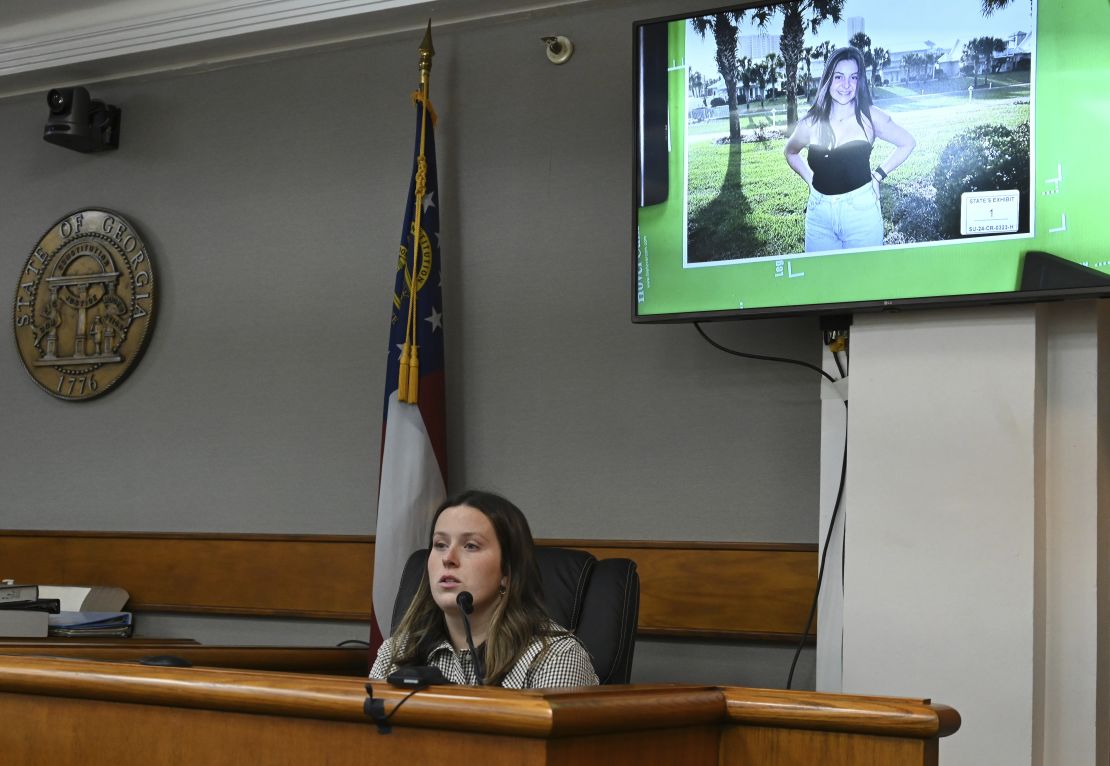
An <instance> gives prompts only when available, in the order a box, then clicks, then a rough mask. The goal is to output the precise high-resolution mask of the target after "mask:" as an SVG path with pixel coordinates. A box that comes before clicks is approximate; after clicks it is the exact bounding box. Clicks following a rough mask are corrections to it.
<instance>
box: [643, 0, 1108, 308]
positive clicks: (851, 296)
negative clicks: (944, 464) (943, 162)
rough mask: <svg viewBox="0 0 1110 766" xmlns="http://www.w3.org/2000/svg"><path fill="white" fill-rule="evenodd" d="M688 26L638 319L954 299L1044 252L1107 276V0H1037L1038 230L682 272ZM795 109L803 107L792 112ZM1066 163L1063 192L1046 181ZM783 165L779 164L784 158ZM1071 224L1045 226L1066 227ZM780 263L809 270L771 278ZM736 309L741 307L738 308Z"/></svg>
mask: <svg viewBox="0 0 1110 766" xmlns="http://www.w3.org/2000/svg"><path fill="white" fill-rule="evenodd" d="M685 34H686V32H685V22H683V21H676V22H670V23H669V24H668V49H669V58H670V62H669V63H670V69H669V73H668V100H669V111H670V125H669V129H670V156H669V179H670V189H669V193H668V199H667V201H666V202H663V203H661V204H658V205H653V206H650V207H648V208H639V215H638V235H637V239H638V241H637V253H636V259H637V274H636V279H637V288H636V297H635V300H636V306H637V308H636V313H637V315H638V316H640V317H648V316H656V317H657V318H661V317H660V316H659V315H667V314H682V313H692V312H706V311H737V310H738V309H745V310H747V309H760V308H768V307H778V306H784V307H785V306H806V305H816V304H829V303H853V302H871V301H879V300H886V299H892V300H894V299H904V298H926V297H944V296H959V295H969V294H980V293H999V292H1010V291H1013V290H1016V289H1017V286H1018V279H1019V271H1020V267H1021V261H1022V256H1023V254H1024V253H1026V252H1028V251H1030V250H1044V251H1047V252H1049V253H1052V254H1053V255H1057V256H1060V257H1063V258H1066V259H1068V260H1071V261H1073V262H1076V263H1080V264H1083V265H1085V266H1089V267H1091V268H1096V269H1098V270H1100V271H1103V272H1106V273H1110V247H1107V244H1106V243H1107V240H1108V239H1110V210H1108V209H1107V203H1106V201H1105V198H1106V195H1107V190H1108V188H1110V186H1108V180H1110V179H1108V178H1107V173H1106V168H1107V166H1108V165H1107V162H1106V155H1105V152H1106V148H1105V146H1106V137H1107V136H1108V135H1110V99H1108V98H1107V96H1106V88H1107V82H1108V81H1110V5H1108V4H1107V2H1106V0H1070V1H1069V2H1067V3H1063V2H1051V3H1049V2H1042V3H1041V4H1040V7H1039V9H1038V11H1037V41H1036V46H1037V50H1036V58H1035V67H1036V69H1035V80H1034V83H1035V84H1034V93H1035V96H1034V104H1033V109H1034V112H1033V114H1034V125H1033V142H1034V147H1035V149H1034V162H1035V166H1034V172H1033V175H1032V179H1033V189H1032V201H1033V231H1034V233H1035V236H1033V237H1028V236H1025V237H1021V238H1012V239H1006V240H996V241H975V240H969V241H966V242H960V243H958V244H943V245H932V246H921V247H906V248H887V249H882V250H874V251H870V252H857V253H843V254H834V255H826V256H810V257H804V258H794V259H791V258H789V257H787V258H784V259H783V261H778V262H776V261H775V260H760V261H755V262H743V263H728V264H722V265H711V266H698V267H693V268H683V256H682V249H683V240H684V238H685V236H686V231H685V227H686V222H685V211H684V208H685V188H684V184H683V179H684V177H685V173H684V167H683V164H684V160H685V144H686V132H685V130H686V120H685V114H684V109H685V90H686V74H685V69H684V53H685V39H686V38H685ZM799 111H801V108H800V109H799ZM1058 165H1059V166H1062V167H1063V181H1062V182H1061V183H1060V186H1059V191H1058V193H1056V194H1054V195H1051V196H1046V195H1044V194H1042V192H1044V191H1046V190H1048V189H1050V188H1051V187H1050V186H1049V185H1047V184H1046V183H1045V181H1046V180H1047V179H1051V178H1055V177H1056V176H1057V167H1058ZM783 167H784V168H785V167H786V165H785V161H784V162H783ZM1065 216H1066V223H1067V227H1066V231H1058V232H1049V229H1052V228H1058V227H1060V226H1061V223H1062V221H1063V220H1064V217H1065ZM776 269H783V270H785V269H789V270H791V271H793V272H794V273H804V275H805V276H804V277H801V278H789V277H785V276H779V277H776ZM780 273H781V272H780ZM739 314H740V315H742V314H743V312H742V311H741V312H739Z"/></svg>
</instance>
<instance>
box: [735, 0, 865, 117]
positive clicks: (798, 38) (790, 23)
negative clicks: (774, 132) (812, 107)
mask: <svg viewBox="0 0 1110 766" xmlns="http://www.w3.org/2000/svg"><path fill="white" fill-rule="evenodd" d="M844 2H845V0H790V2H785V3H782V4H781V5H773V6H764V7H762V8H758V9H756V10H755V11H753V12H752V14H753V15H754V16H755V18H756V19H757V20H758V21H759V26H761V27H763V26H765V25H766V24H767V22H768V21H770V19H771V17H772V16H774V15H775V14H776V13H780V12H781V13H782V36H781V37H780V38H779V51H780V52H781V53H782V61H783V68H784V69H785V70H786V123H787V126H786V129H787V131H790V130H793V129H794V124H795V123H796V122H797V121H798V91H797V82H798V62H799V61H800V60H801V58H802V47H803V46H804V45H805V34H806V28H807V27H808V28H809V31H810V33H811V34H813V35H816V34H817V29H818V27H820V26H821V23H822V22H823V21H827V20H828V19H832V22H833V23H834V24H837V23H839V22H840V13H841V11H843V10H844ZM807 16H808V18H807Z"/></svg>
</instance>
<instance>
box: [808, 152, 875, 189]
mask: <svg viewBox="0 0 1110 766" xmlns="http://www.w3.org/2000/svg"><path fill="white" fill-rule="evenodd" d="M806 161H807V162H809V167H810V168H811V169H812V170H813V188H814V189H816V190H817V191H819V192H821V193H822V194H846V193H848V192H850V191H855V190H856V189H858V188H860V187H861V186H863V185H864V184H869V183H871V144H869V143H867V142H866V141H864V140H863V139H856V140H855V141H848V142H846V143H843V144H841V145H840V146H838V147H836V148H835V149H829V148H828V147H827V146H818V145H817V144H810V145H809V151H808V152H807V153H806Z"/></svg>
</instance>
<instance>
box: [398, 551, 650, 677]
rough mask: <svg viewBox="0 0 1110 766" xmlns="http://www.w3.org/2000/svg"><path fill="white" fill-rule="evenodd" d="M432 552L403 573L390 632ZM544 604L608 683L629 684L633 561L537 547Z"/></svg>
mask: <svg viewBox="0 0 1110 766" xmlns="http://www.w3.org/2000/svg"><path fill="white" fill-rule="evenodd" d="M427 562H428V550H427V549H422V550H418V551H415V552H413V554H412V555H411V556H409V560H408V561H407V562H406V563H405V569H404V571H403V572H402V574H401V586H400V587H399V588H398V589H397V600H396V601H394V603H393V619H392V621H391V623H390V626H391V627H390V630H391V632H392V631H396V630H397V625H398V624H399V623H400V622H401V617H403V616H404V614H405V610H406V609H408V606H409V604H410V603H412V599H413V596H415V595H416V590H417V588H418V587H419V586H420V579H421V577H422V575H423V574H424V571H425V569H426V568H427ZM536 563H537V564H538V565H539V569H540V579H541V580H542V581H543V595H544V606H545V607H546V609H547V613H548V614H549V615H550V616H551V619H552V620H554V621H555V622H557V623H559V624H560V625H562V626H563V627H564V628H567V629H568V630H570V631H572V632H573V633H574V634H575V635H577V636H578V639H579V640H580V641H581V642H582V644H583V645H584V646H585V647H586V650H587V651H588V652H589V653H590V657H591V659H593V663H594V670H595V671H596V672H597V677H598V679H600V681H601V683H603V684H626V683H628V682H629V679H630V678H631V676H632V655H633V651H634V650H635V648H636V620H637V618H638V617H639V613H640V576H639V575H638V574H637V573H636V562H635V561H632V560H631V559H601V560H600V561H599V560H598V559H596V558H594V557H593V556H592V555H590V554H589V553H586V552H585V551H576V550H571V549H569V548H536Z"/></svg>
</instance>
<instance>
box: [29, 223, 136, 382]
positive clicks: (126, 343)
mask: <svg viewBox="0 0 1110 766" xmlns="http://www.w3.org/2000/svg"><path fill="white" fill-rule="evenodd" d="M153 318H154V267H153V265H152V264H151V259H150V251H149V250H147V247H146V245H145V244H144V243H143V240H142V239H141V238H140V237H139V233H138V232H137V231H136V230H135V227H134V226H132V225H131V224H130V223H128V222H127V221H126V220H125V219H124V218H123V216H121V215H120V214H119V213H113V212H112V211H110V210H82V211H80V212H77V213H72V214H70V215H67V216H66V217H65V218H63V219H62V220H60V221H58V222H57V223H56V224H54V225H53V226H52V227H51V228H50V230H49V231H48V232H46V234H45V235H44V236H43V238H42V239H41V240H39V243H38V244H37V245H35V247H34V249H32V250H31V255H30V256H29V257H28V258H27V263H26V264H25V265H24V267H23V271H22V272H21V273H20V275H19V286H18V287H16V291H15V345H16V348H17V349H18V350H19V356H20V358H22V359H23V364H24V366H25V367H26V368H27V372H29V373H30V374H31V377H32V378H34V380H35V382H36V383H38V384H39V385H40V386H42V388H43V389H45V390H46V391H47V392H49V393H50V394H52V395H53V396H56V397H58V398H59V399H67V400H70V401H82V400H85V399H92V398H93V397H96V396H100V395H101V394H103V393H105V392H107V391H109V390H110V389H111V388H112V386H114V385H115V384H116V383H118V382H119V381H120V380H121V379H122V378H123V377H124V376H125V375H126V374H127V373H128V372H130V371H131V369H132V368H133V367H134V366H135V365H136V364H137V363H138V361H139V357H140V356H141V355H142V352H143V349H144V348H145V347H146V342H147V338H148V336H149V335H150V329H151V322H152V320H153Z"/></svg>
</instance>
